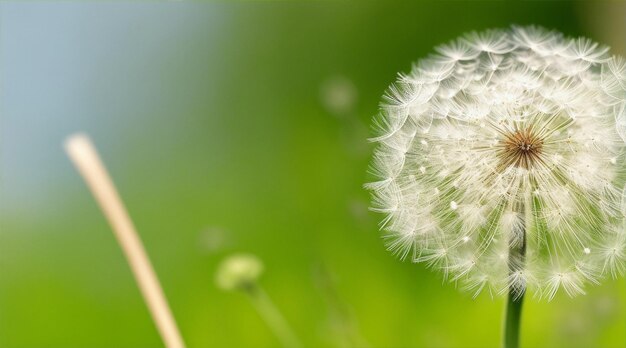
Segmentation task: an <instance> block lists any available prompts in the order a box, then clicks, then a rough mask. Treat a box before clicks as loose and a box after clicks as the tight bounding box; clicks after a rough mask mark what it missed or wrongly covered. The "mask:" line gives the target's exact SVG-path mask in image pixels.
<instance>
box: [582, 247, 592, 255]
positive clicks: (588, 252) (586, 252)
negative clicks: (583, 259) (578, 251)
mask: <svg viewBox="0 0 626 348" xmlns="http://www.w3.org/2000/svg"><path fill="white" fill-rule="evenodd" d="M583 252H584V253H585V254H587V255H589V254H590V253H591V249H589V248H585V249H583Z"/></svg>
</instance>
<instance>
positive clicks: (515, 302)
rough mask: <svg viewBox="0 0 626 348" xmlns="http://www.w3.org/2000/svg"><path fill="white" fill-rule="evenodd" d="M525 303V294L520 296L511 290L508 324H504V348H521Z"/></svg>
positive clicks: (508, 304)
mask: <svg viewBox="0 0 626 348" xmlns="http://www.w3.org/2000/svg"><path fill="white" fill-rule="evenodd" d="M523 302H524V294H522V295H521V296H520V295H518V294H516V293H515V292H513V291H510V290H509V298H508V302H507V305H506V322H505V324H504V348H518V347H519V328H520V323H521V317H522V303H523Z"/></svg>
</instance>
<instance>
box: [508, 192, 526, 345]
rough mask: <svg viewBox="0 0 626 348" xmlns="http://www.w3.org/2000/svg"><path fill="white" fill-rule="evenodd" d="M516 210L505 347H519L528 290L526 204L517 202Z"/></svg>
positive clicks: (512, 237)
mask: <svg viewBox="0 0 626 348" xmlns="http://www.w3.org/2000/svg"><path fill="white" fill-rule="evenodd" d="M514 210H515V212H516V213H517V217H518V223H517V224H515V225H514V227H513V230H512V233H511V238H510V242H509V277H510V279H511V280H510V283H509V296H508V299H507V305H506V317H505V323H504V342H503V343H504V348H518V347H519V332H520V324H521V317H522V304H523V302H524V294H525V292H526V282H525V280H524V278H523V277H522V276H521V275H520V274H523V270H524V267H525V259H526V223H525V205H524V203H523V202H516V204H514Z"/></svg>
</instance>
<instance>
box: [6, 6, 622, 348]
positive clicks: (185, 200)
mask: <svg viewBox="0 0 626 348" xmlns="http://www.w3.org/2000/svg"><path fill="white" fill-rule="evenodd" d="M578 6H579V4H578V3H568V2H549V3H542V2H520V3H505V2H502V3H495V2H494V3H485V2H462V3H461V2H459V3H450V2H442V3H414V4H402V3H396V4H389V5H387V4H384V3H378V4H374V3H366V4H360V5H358V6H357V5H354V4H351V3H328V2H323V3H282V2H281V3H237V4H230V3H216V4H201V3H161V4H158V3H149V2H148V3H134V4H121V3H115V2H112V3H94V4H81V3H58V4H52V3H24V4H19V3H2V4H0V68H1V69H0V83H1V86H0V87H1V88H0V98H1V100H0V117H1V118H0V165H1V166H0V175H1V176H0V227H1V228H0V346H2V347H11V348H13V347H153V346H154V347H156V346H159V345H160V344H161V343H160V339H159V336H158V334H157V332H156V330H155V328H154V326H153V324H152V322H151V320H150V317H149V314H148V311H147V309H146V308H145V305H144V303H143V300H142V299H141V297H140V294H139V291H138V290H137V288H136V286H135V284H134V282H133V279H132V276H131V274H130V272H129V269H128V266H127V265H126V263H125V261H124V258H123V255H122V253H121V251H120V250H119V247H118V246H117V244H116V242H115V240H114V237H113V235H112V234H111V232H110V229H109V227H108V226H107V224H106V222H105V220H104V218H103V217H102V215H101V213H100V212H99V210H98V209H97V207H96V204H95V203H94V202H93V200H92V198H91V196H90V194H89V192H88V190H87V189H86V187H85V185H84V184H83V182H82V181H81V179H80V178H79V176H78V175H77V174H76V172H75V171H74V169H73V168H72V167H71V164H70V163H69V161H68V160H67V158H66V157H65V156H64V154H63V152H62V148H61V143H62V141H63V139H64V137H65V136H66V135H67V134H69V133H71V132H74V131H76V130H84V131H86V132H88V133H90V134H91V135H92V136H93V139H94V142H95V144H96V145H97V146H98V148H99V150H100V151H101V154H102V156H103V158H104V160H105V162H106V163H107V165H108V167H109V169H110V171H111V174H112V176H113V178H114V180H115V181H116V183H117V185H118V187H119V189H120V191H121V194H122V196H123V198H124V200H125V203H126V205H127V206H128V208H129V211H130V213H131V215H132V217H133V219H134V221H135V223H136V225H137V228H138V230H139V232H140V234H141V236H142V239H143V241H144V243H145V245H146V248H147V250H148V253H149V254H150V256H151V258H152V261H153V263H154V265H155V267H156V269H157V272H158V274H159V276H160V279H161V282H162V284H163V286H164V288H165V292H166V294H167V296H168V299H169V302H170V304H171V306H172V310H173V312H174V314H175V315H176V317H177V320H178V323H179V326H180V329H181V331H182V334H183V336H184V337H185V339H186V341H187V343H188V345H189V346H190V347H208V346H213V347H226V346H228V347H251V346H252V347H274V346H276V345H277V344H278V342H277V341H276V339H275V338H274V337H273V336H272V334H271V333H270V331H269V330H268V329H267V327H266V326H265V324H264V323H263V322H262V321H261V319H260V318H259V316H258V314H257V313H256V312H255V310H254V309H253V308H252V307H251V305H250V303H248V302H247V301H245V299H244V298H243V296H242V295H241V294H237V293H231V292H223V291H220V290H219V289H218V288H217V287H216V286H215V283H214V273H215V271H216V268H217V265H218V264H219V262H220V260H221V259H222V258H223V257H224V256H226V255H230V254H231V253H233V252H247V253H253V254H255V255H258V256H259V257H260V258H261V259H262V261H263V263H264V265H265V272H264V275H263V277H262V278H261V279H260V283H261V284H262V286H263V288H264V289H265V290H266V291H267V292H268V293H269V295H270V296H271V297H272V299H273V300H274V302H275V304H276V305H277V306H278V307H279V308H280V310H281V311H282V312H283V314H284V316H285V317H286V318H287V320H289V322H290V324H291V326H292V327H293V328H294V330H295V331H296V332H297V334H298V335H299V336H300V337H301V339H302V341H303V342H304V343H305V344H306V345H307V346H310V347H335V346H349V345H358V346H365V345H369V346H372V347H425V346H426V347H496V346H498V345H499V342H500V330H501V328H500V324H501V315H502V310H503V302H502V300H500V299H498V300H495V301H493V300H491V298H490V297H489V296H488V295H486V294H485V295H482V296H480V297H479V298H478V299H477V300H472V299H471V298H470V297H469V296H467V295H463V294H459V292H457V291H455V290H454V287H453V285H450V284H442V280H441V278H440V276H439V275H437V274H434V273H431V272H430V271H427V270H425V269H424V267H423V266H421V265H412V264H409V263H402V262H400V261H398V260H396V259H394V258H393V257H392V256H391V255H390V254H389V253H388V252H386V251H385V250H384V247H383V243H382V241H381V240H380V234H379V233H378V231H377V225H376V223H377V220H378V218H379V217H378V216H374V215H372V214H370V213H369V212H368V211H367V205H368V200H369V197H368V194H367V192H365V191H364V190H363V189H362V184H363V183H364V182H366V181H367V180H369V179H370V178H368V177H367V175H366V174H365V173H366V169H367V165H368V161H369V157H370V153H371V150H372V147H371V145H370V144H368V143H367V142H366V140H365V139H366V138H367V137H368V136H370V133H369V122H370V119H371V116H372V115H373V114H375V113H376V111H377V106H378V103H379V100H380V97H381V95H382V93H383V91H384V90H385V89H386V88H387V86H388V85H389V84H390V83H391V82H392V81H394V80H395V78H396V73H397V72H398V71H403V72H407V71H409V70H410V66H411V63H412V62H414V61H416V60H417V59H418V58H420V57H423V56H425V55H427V54H428V53H429V52H431V51H432V47H433V46H435V45H438V44H440V43H443V42H446V41H448V40H451V39H453V38H455V37H457V36H459V34H461V33H463V32H467V31H471V30H481V29H485V28H492V27H507V26H509V25H510V24H512V23H517V24H538V25H543V26H545V27H547V28H554V29H558V30H559V31H562V32H565V33H566V34H568V35H585V36H591V37H593V38H594V39H596V40H598V41H605V40H603V37H597V36H596V37H594V35H595V34H594V33H595V31H593V30H591V29H590V28H589V27H587V25H588V24H586V23H591V22H590V21H586V20H584V18H585V17H584V16H586V14H587V12H588V11H586V10H581V9H580V8H579V7H578ZM622 19H623V17H622ZM590 31H592V32H591V33H590ZM599 32H600V31H598V33H599ZM622 39H623V38H622ZM625 288H626V286H625V284H624V281H623V280H622V281H619V282H618V281H613V282H608V283H604V284H603V285H602V286H600V287H593V288H589V294H588V296H581V297H578V298H575V299H573V300H572V299H569V298H567V296H563V295H557V298H556V300H555V301H553V302H551V303H533V302H530V301H529V302H528V303H527V306H526V307H525V313H524V317H523V323H522V326H523V328H522V344H523V345H527V346H529V347H542V346H543V347H557V346H563V347H590V346H598V347H623V345H624V342H626V334H625V333H624V331H623V328H624V326H625V325H626V306H625V301H626V290H625Z"/></svg>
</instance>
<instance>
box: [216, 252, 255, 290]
mask: <svg viewBox="0 0 626 348" xmlns="http://www.w3.org/2000/svg"><path fill="white" fill-rule="evenodd" d="M262 273H263V263H262V262H261V260H259V259H258V258H257V257H256V256H254V255H249V254H235V255H232V256H230V257H228V258H226V259H225V260H223V261H222V263H221V264H220V265H219V266H218V269H217V272H216V274H215V283H216V284H217V286H218V287H219V288H221V289H222V290H227V291H230V290H244V289H247V288H249V287H251V286H253V285H254V284H255V283H256V281H257V279H258V278H259V277H260V276H261V274H262Z"/></svg>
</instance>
